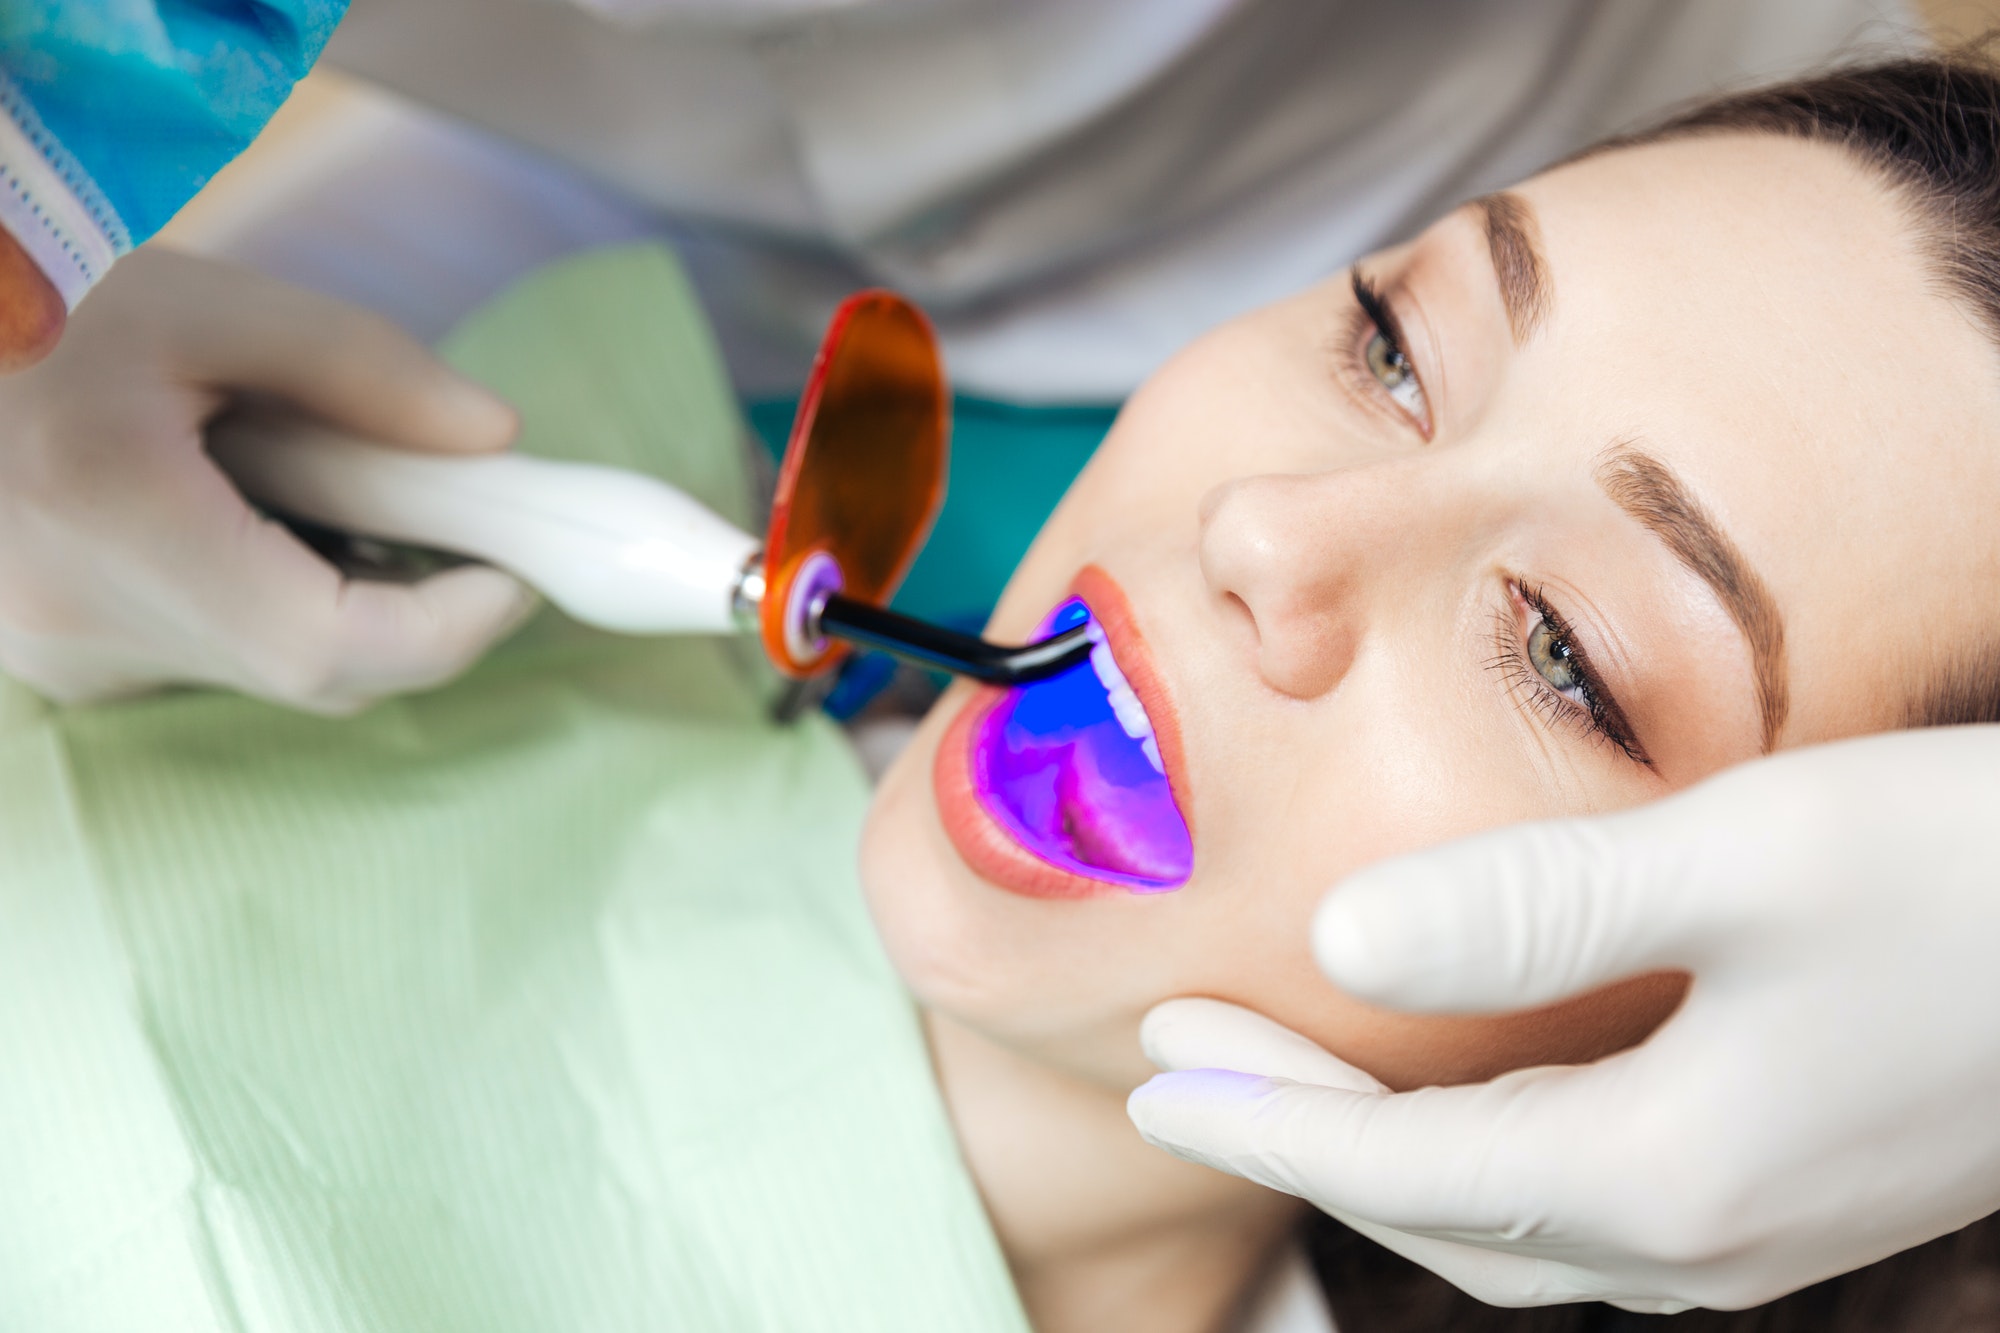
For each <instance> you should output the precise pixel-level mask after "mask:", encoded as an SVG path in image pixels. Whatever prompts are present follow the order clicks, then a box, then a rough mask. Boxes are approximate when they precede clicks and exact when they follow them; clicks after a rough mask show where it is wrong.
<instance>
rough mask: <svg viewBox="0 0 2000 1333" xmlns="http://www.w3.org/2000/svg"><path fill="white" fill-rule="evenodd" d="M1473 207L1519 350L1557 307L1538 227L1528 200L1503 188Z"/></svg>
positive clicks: (1479, 200)
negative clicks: (1476, 210)
mask: <svg viewBox="0 0 2000 1333" xmlns="http://www.w3.org/2000/svg"><path fill="white" fill-rule="evenodd" d="M1471 207H1473V208H1476V209H1478V210H1479V214H1480V217H1481V219H1482V221H1483V224H1484V226H1485V229H1486V253H1487V254H1489V255H1491V256H1492V258H1493V276H1494V277H1495V278H1496V279H1498V280H1499V283H1500V302H1501V304H1502V305H1504V306H1506V307H1507V327H1508V329H1509V330H1510V331H1512V333H1513V335H1514V345H1515V346H1516V347H1519V346H1521V345H1522V344H1523V343H1525V342H1527V341H1528V339H1530V338H1532V337H1534V336H1535V332H1536V330H1538V329H1540V328H1541V327H1542V324H1543V323H1544V322H1545V321H1546V320H1547V319H1548V317H1549V312H1550V311H1551V310H1553V309H1554V308H1555V303H1556V291H1555V283H1554V282H1553V280H1551V279H1550V277H1549V266H1548V263H1547V262H1546V261H1545V260H1543V258H1542V245H1541V235H1542V229H1541V226H1540V225H1539V224H1538V223H1537V222H1536V221H1535V210H1534V208H1533V207H1532V206H1531V205H1530V204H1529V203H1528V201H1527V200H1525V199H1523V198H1522V197H1521V196H1520V195H1518V194H1510V193H1509V192H1507V191H1505V190H1502V191H1500V192H1499V193H1497V194H1489V195H1485V196H1483V197H1481V198H1478V199H1475V200H1473V201H1472V204H1471Z"/></svg>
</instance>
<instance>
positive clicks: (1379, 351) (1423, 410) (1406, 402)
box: [1364, 328, 1430, 422]
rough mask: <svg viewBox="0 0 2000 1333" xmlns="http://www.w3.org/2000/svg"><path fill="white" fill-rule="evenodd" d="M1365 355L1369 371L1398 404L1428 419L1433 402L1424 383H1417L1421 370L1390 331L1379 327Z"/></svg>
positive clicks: (1424, 420) (1406, 410)
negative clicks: (1391, 335) (1411, 361)
mask: <svg viewBox="0 0 2000 1333" xmlns="http://www.w3.org/2000/svg"><path fill="white" fill-rule="evenodd" d="M1364 355H1365V356H1366V357H1367V360H1368V371H1369V373H1370V374H1372V375H1374V376H1375V380H1376V382H1377V383H1378V384H1380V385H1381V386H1382V388H1383V389H1384V390H1386V391H1387V392H1388V395H1389V397H1390V399H1391V400H1392V401H1393V402H1394V403H1395V404H1396V406H1398V407H1400V408H1402V409H1403V410H1404V411H1405V412H1408V413H1409V414H1410V415H1411V416H1412V417H1415V418H1416V419H1417V420H1418V421H1420V422H1428V421H1429V419H1430V417H1429V412H1430V404H1429V402H1428V401H1427V400H1426V399H1425V398H1424V386H1423V385H1422V384H1420V383H1418V382H1417V370H1416V367H1415V366H1412V365H1411V364H1410V358H1409V357H1408V356H1406V355H1404V353H1403V349H1402V348H1400V347H1398V346H1396V344H1395V342H1394V341H1392V340H1391V339H1390V337H1389V335H1388V334H1386V333H1384V332H1383V331H1382V330H1381V329H1379V328H1378V329H1376V331H1375V335H1374V336H1373V337H1372V338H1370V339H1369V340H1368V347H1367V350H1366V352H1365V353H1364Z"/></svg>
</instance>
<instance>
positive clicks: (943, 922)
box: [860, 687, 1153, 1088]
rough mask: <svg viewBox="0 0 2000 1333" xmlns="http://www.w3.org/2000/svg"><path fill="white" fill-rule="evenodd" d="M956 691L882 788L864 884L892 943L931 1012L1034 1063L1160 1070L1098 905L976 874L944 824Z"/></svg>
mask: <svg viewBox="0 0 2000 1333" xmlns="http://www.w3.org/2000/svg"><path fill="white" fill-rule="evenodd" d="M973 698H974V695H973V693H972V691H971V690H969V689H967V688H963V687H961V688H957V689H954V690H953V691H951V692H950V693H948V694H946V695H945V697H944V698H943V699H942V700H940V701H939V703H938V705H937V707H935V708H933V709H932V710H931V713H930V716H928V717H927V718H926V719H925V720H924V723H923V725H922V726H921V727H920V728H919V729H918V731H917V734H916V736H915V737H914V738H913V739H912V740H911V742H910V744H909V745H908V747H906V748H905V749H904V751H903V753H902V754H901V755H900V756H898V757H897V759H896V761H895V763H894V764H892V765H891V766H890V768H889V771H888V772H887V773H885V774H884V775H883V778H882V782H881V784H880V786H878V787H877V788H876V792H875V799H874V801H873V803H872V804H871V805H870V807H869V810H868V820H867V825H866V827H865V829H864V831H863V834H862V840H861V860H860V869H861V886H862V892H863V895H864V896H865V898H866V900H867V904H868V910H869V913H870V915H871V916H872V917H873V918H874V922H875V929H876V933H877V934H878V935H879V936H880V938H881V940H882V945H883V949H884V951H885V952H886V953H887V954H888V956H889V961H890V963H891V964H892V965H893V966H894V967H895V969H896V971H897V973H898V974H899V975H900V976H901V977H902V979H903V982H904V984H905V985H907V986H908V987H909V988H910V990H911V992H912V993H913V994H914V995H915V996H916V998H917V1000H918V1001H919V1002H920V1003H921V1004H923V1005H924V1006H925V1007H926V1008H928V1009H934V1010H936V1011H938V1012H939V1013H942V1014H944V1015H947V1016H949V1017H950V1018H952V1019H953V1020H954V1021H956V1022H958V1023H959V1024H961V1025H963V1026H965V1027H967V1028H970V1029H972V1030H974V1031H976V1032H978V1033H980V1034H981V1035H983V1036H985V1037H987V1038H989V1039H991V1040H993V1041H997V1042H999V1043H1001V1044H1003V1045H1005V1046H1008V1047H1010V1048H1012V1049H1015V1050H1017V1051H1019V1052H1020V1053H1022V1054H1023V1055H1026V1056H1028V1057H1030V1058H1032V1059H1035V1060H1037V1061H1040V1062H1042V1063H1046V1064H1049V1065H1052V1066H1055V1067H1058V1068H1061V1069H1064V1070H1065V1071H1066V1072H1069V1073H1072V1074H1075V1075H1077V1076H1079V1077H1082V1078H1086V1079H1088V1080H1089V1081H1091V1082H1093V1083H1101V1084H1104V1085H1106V1086H1115V1087H1119V1088H1128V1087H1135V1086H1137V1085H1138V1084H1139V1083H1141V1082H1144V1081H1145V1079H1146V1078H1147V1077H1148V1076H1150V1075H1151V1073H1152V1072H1153V1070H1152V1067H1151V1066H1150V1065H1148V1064H1147V1063H1146V1061H1145V1059H1144V1057H1143V1055H1142V1054H1141V1053H1140V1051H1139V1048H1138V1021H1139V1018H1140V1017H1141V1016H1142V1015H1143V1013H1144V1011H1145V1008H1146V1005H1145V1003H1144V1002H1143V1001H1140V1000H1137V999H1135V998H1134V997H1132V996H1130V995H1127V994H1123V993H1122V992H1125V991H1126V990H1128V989H1129V987H1130V981H1131V980H1132V978H1130V977H1128V976H1126V975H1125V973H1124V970H1123V969H1120V968H1117V967H1106V966H1103V964H1104V963H1105V961H1106V959H1105V957H1104V955H1103V951H1102V947H1101V943H1098V944H1093V942H1092V941H1093V940H1094V939H1097V938H1098V937H1099V935H1100V932H1098V931H1097V930H1095V929H1093V928H1092V925H1093V923H1091V922H1088V921H1087V920H1085V919H1083V916H1079V915H1077V913H1078V909H1083V914H1084V915H1085V916H1087V915H1094V914H1092V913H1090V911H1089V909H1090V907H1091V904H1087V903H1080V902H1075V901H1069V902H1061V901H1049V900H1045V899H1037V898H1033V897H1024V896H1022V895H1019V894H1017V893H1014V892H1010V891H1007V890H1005V889H1002V888H1000V887H999V886H997V885H995V884H992V883H991V882H989V881H987V880H986V879H984V878H982V877H981V876H980V875H979V874H977V873H976V872H975V871H974V870H973V869H972V868H971V867H970V866H969V865H967V864H966V861H965V859H964V858H963V857H962V856H961V855H960V854H959V851H958V849H957V847H956V846H955V844H954V843H953V840H952V839H951V837H950V836H949V835H948V834H947V833H946V831H945V827H944V822H943V819H942V817H941V816H940V813H939V810H938V803H937V798H936V793H935V789H934V784H933V782H932V770H933V768H934V766H935V764H936V762H937V752H938V746H939V744H940V742H941V740H942V738H943V737H944V735H945V732H946V731H947V729H948V728H949V727H950V725H951V723H952V721H953V720H954V718H955V717H956V716H957V714H958V713H959V712H960V710H961V709H963V708H965V707H966V706H967V705H968V703H969V702H970V701H971V700H972V699H973Z"/></svg>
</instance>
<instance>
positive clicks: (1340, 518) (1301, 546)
mask: <svg viewBox="0 0 2000 1333" xmlns="http://www.w3.org/2000/svg"><path fill="white" fill-rule="evenodd" d="M1389 507H1391V504H1390V501H1389V499H1388V497H1387V496H1386V495H1385V494H1384V493H1383V492H1382V489H1381V488H1380V487H1378V486H1374V485H1371V484H1369V482H1368V481H1367V480H1364V479H1362V478H1361V477H1359V476H1357V475H1355V474H1352V473H1320V474H1315V475H1311V476H1264V477H1249V478H1243V479H1240V480H1236V481H1230V482H1226V483H1224V484H1223V485H1221V486H1218V487H1217V488H1215V489H1214V490H1212V491H1210V492H1209V493H1208V495H1207V497H1206V498H1205V499H1204V500H1203V502H1202V513H1201V570H1202V575H1203V577H1204V578H1205V579H1206V580H1207V583H1208V587H1209V591H1210V592H1211V593H1212V594H1213V595H1214V596H1216V597H1218V598H1221V599H1223V601H1224V602H1225V603H1226V604H1227V610H1228V612H1230V613H1233V614H1235V615H1237V616H1239V617H1241V618H1244V619H1246V620H1247V621H1248V627H1249V631H1250V633H1251V634H1252V635H1253V636H1254V640H1255V645H1256V655H1257V667H1258V670H1259V671H1260V672H1261V673H1262V675H1263V677H1264V679H1265V680H1266V681H1267V682H1268V683H1269V684H1270V685H1271V687H1272V688H1274V689H1276V690H1279V691H1281V692H1283V693H1285V694H1288V695H1291V696H1293V697H1294V698H1300V699H1311V698H1316V697H1318V696H1319V695H1322V694H1325V693H1326V692H1328V691H1329V690H1331V689H1333V687H1334V686H1336V685H1338V684H1339V683H1340V680H1341V678H1342V677H1343V676H1345V675H1346V674H1347V671H1348V668H1349V667H1350V666H1351V665H1352V664H1353V662H1354V656H1355V653H1356V651H1357V650H1358V649H1359V647H1360V644H1361V639H1362V636H1363V633H1364V630H1365V625H1366V617H1367V612H1366V609H1365V604H1366V602H1367V601H1368V598H1367V597H1366V596H1365V595H1364V594H1365V592H1366V589H1365V588H1364V586H1363V583H1364V580H1365V578H1366V576H1367V572H1368V570H1369V569H1371V568H1380V567H1381V565H1382V562H1383V560H1384V559H1385V558H1390V557H1392V555H1393V537H1392V534H1390V533H1389V532H1388V528H1389V527H1390V526H1392V524H1391V521H1390V519H1391V516H1390V515H1389V514H1388V513H1387V512H1386V510H1387V509H1388V508H1389ZM1385 537H1389V538H1390V541H1389V542H1388V546H1387V549H1384V547H1385V542H1384V539H1385ZM1371 555H1372V556H1373V557H1374V558H1372V559H1371V558H1370V557H1371Z"/></svg>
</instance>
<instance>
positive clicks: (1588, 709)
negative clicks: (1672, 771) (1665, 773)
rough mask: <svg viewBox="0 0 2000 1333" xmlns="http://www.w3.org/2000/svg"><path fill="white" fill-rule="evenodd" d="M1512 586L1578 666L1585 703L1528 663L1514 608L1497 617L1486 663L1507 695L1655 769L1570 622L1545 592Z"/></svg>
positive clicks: (1545, 717)
mask: <svg viewBox="0 0 2000 1333" xmlns="http://www.w3.org/2000/svg"><path fill="white" fill-rule="evenodd" d="M1508 586H1509V588H1510V589H1511V591H1512V592H1514V593H1515V594H1517V595H1519V597H1520V599H1521V600H1522V601H1523V602H1525V603H1526V604H1527V606H1528V609H1529V610H1530V611H1533V612H1534V613H1535V615H1536V616H1538V617H1539V618H1540V620H1541V623H1543V624H1545V625H1547V626H1548V629H1549V634H1550V636H1551V637H1552V638H1553V639H1554V640H1555V641H1556V642H1557V643H1559V644H1561V645H1562V648H1563V652H1564V654H1565V656H1566V658H1567V659H1568V660H1569V661H1571V662H1573V663H1575V664H1576V668H1577V673H1578V674H1579V675H1580V676H1581V677H1582V681H1581V682H1580V687H1579V688H1580V689H1581V692H1582V694H1583V696H1584V701H1579V700H1576V699H1572V698H1570V697H1569V696H1568V695H1566V694H1564V693H1562V692H1561V691H1560V690H1558V689H1556V687H1555V686H1554V685H1552V684H1551V683H1550V682H1549V680H1548V679H1547V678H1546V677H1545V676H1543V675H1542V673H1541V672H1540V671H1537V670H1536V669H1535V665H1534V663H1533V662H1531V661H1530V660H1529V659H1528V648H1527V643H1526V641H1525V639H1524V637H1523V636H1522V634H1521V628H1520V622H1519V618H1518V617H1517V616H1516V615H1515V614H1514V609H1513V607H1511V606H1507V607H1502V608H1501V609H1500V610H1498V611H1496V612H1495V613H1494V617H1493V648H1494V654H1493V658H1492V660H1491V661H1489V662H1488V663H1487V664H1486V665H1487V666H1488V667H1489V668H1491V669H1492V670H1494V671H1496V672H1498V673H1499V674H1500V676H1501V678H1502V679H1503V680H1505V681H1506V682H1507V693H1508V695H1509V696H1510V697H1512V698H1513V699H1514V701H1515V702H1516V703H1517V704H1522V705H1525V706H1526V707H1529V708H1532V709H1533V710H1534V711H1535V712H1537V713H1539V714H1541V716H1542V719H1543V720H1544V721H1545V722H1547V723H1548V724H1549V725H1550V726H1551V727H1572V728H1575V729H1577V730H1580V731H1582V732H1584V733H1586V734H1588V735H1589V736H1591V737H1593V738H1594V739H1597V740H1600V741H1602V742H1604V743H1605V744H1608V745H1611V746H1614V747H1616V748H1617V749H1618V750H1619V751H1620V752H1621V753H1623V754H1624V756H1625V757H1626V758H1628V759H1630V760H1632V761H1633V762H1634V763H1638V764H1644V765H1645V766H1646V767H1648V768H1651V767H1652V766H1653V761H1652V759H1651V758H1649V757H1648V756H1647V754H1646V749H1645V747H1644V746H1642V745H1640V744H1639V738H1638V737H1637V736H1635V735H1634V734H1633V732H1632V728H1631V725H1630V724H1629V723H1627V722H1626V720H1625V714H1624V713H1623V711H1621V710H1620V709H1619V707H1618V702H1617V700H1615V699H1614V698H1612V696H1611V691H1610V690H1608V689H1606V688H1605V685H1604V678H1603V677H1602V676H1600V675H1598V673H1597V669H1596V668H1595V667H1593V666H1592V665H1591V663H1590V658H1589V656H1588V655H1587V654H1586V653H1585V652H1584V651H1583V645H1582V644H1581V643H1578V642H1577V639H1576V635H1575V634H1574V633H1572V632H1571V630H1570V627H1569V623H1568V622H1567V621H1565V620H1564V619H1563V618H1562V615H1561V613H1560V612H1558V611H1557V610H1556V609H1555V607H1554V606H1552V605H1551V604H1550V603H1549V600H1548V598H1547V597H1545V596H1544V595H1543V593H1542V590H1541V589H1540V588H1538V587H1531V586H1529V585H1527V584H1523V583H1510V584H1509V585H1508ZM1533 628H1534V627H1532V626H1531V627H1530V631H1529V632H1530V633H1533ZM1585 701H1587V702H1585Z"/></svg>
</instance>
